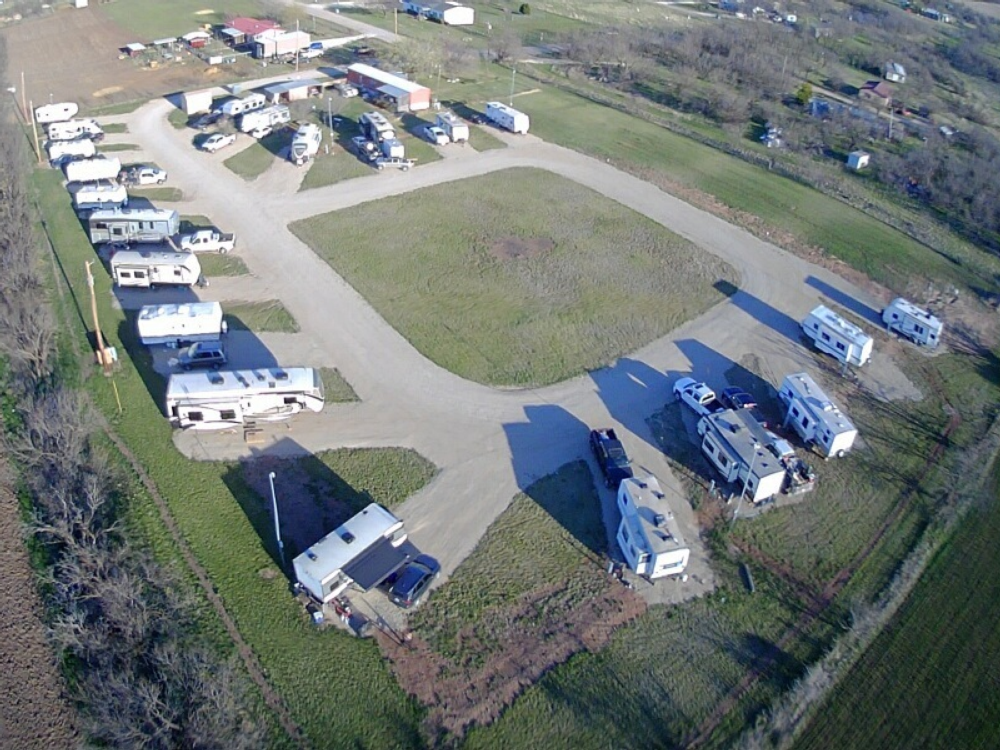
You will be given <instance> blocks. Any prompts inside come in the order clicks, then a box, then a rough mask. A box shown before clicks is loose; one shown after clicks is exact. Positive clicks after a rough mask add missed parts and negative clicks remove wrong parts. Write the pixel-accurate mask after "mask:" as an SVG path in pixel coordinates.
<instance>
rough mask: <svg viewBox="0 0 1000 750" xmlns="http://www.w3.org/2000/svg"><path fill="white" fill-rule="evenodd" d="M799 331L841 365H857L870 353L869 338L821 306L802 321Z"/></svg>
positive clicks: (870, 340)
mask: <svg viewBox="0 0 1000 750" xmlns="http://www.w3.org/2000/svg"><path fill="white" fill-rule="evenodd" d="M802 330H803V331H804V332H805V334H806V336H808V337H809V338H811V339H812V340H813V342H814V343H815V344H816V348H817V349H819V350H820V351H821V352H826V353H827V354H829V355H830V356H832V357H834V358H835V359H838V360H840V361H841V362H844V363H845V364H849V365H857V366H859V367H860V366H861V365H863V364H865V362H867V361H868V360H869V359H870V358H871V356H872V345H873V341H872V337H871V336H869V335H868V334H867V333H865V332H864V331H862V330H861V329H860V328H858V327H857V326H856V325H854V324H853V323H849V322H848V321H846V320H845V319H844V318H842V317H840V316H839V315H837V313H835V312H834V311H833V310H831V309H829V308H828V307H825V306H823V305H819V306H818V307H817V308H816V309H814V310H813V311H812V312H811V313H809V315H808V316H807V317H806V319H805V320H803V321H802Z"/></svg>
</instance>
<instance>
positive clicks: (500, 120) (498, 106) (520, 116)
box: [486, 102, 531, 135]
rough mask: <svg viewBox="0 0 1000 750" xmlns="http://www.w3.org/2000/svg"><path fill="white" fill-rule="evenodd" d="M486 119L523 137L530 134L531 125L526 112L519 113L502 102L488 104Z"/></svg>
mask: <svg viewBox="0 0 1000 750" xmlns="http://www.w3.org/2000/svg"><path fill="white" fill-rule="evenodd" d="M486 119H487V120H489V121H490V122H492V123H495V124H496V125H497V126H498V127H501V128H503V129H504V130H509V131H510V132H512V133H520V134H521V135H523V134H525V133H527V132H528V126H529V125H530V124H531V122H530V120H529V119H528V116H527V115H526V114H524V112H519V111H518V110H516V109H514V108H513V107H508V106H507V105H506V104H503V103H502V102H486Z"/></svg>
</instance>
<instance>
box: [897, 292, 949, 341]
mask: <svg viewBox="0 0 1000 750" xmlns="http://www.w3.org/2000/svg"><path fill="white" fill-rule="evenodd" d="M882 322H883V323H885V325H886V328H888V329H889V330H890V331H892V332H893V333H898V334H899V335H900V336H905V337H906V338H908V339H910V341H912V342H913V343H915V344H919V345H920V346H926V347H928V348H929V349H933V348H934V347H936V346H937V345H938V342H940V341H941V333H942V332H943V330H944V326H942V325H941V321H940V319H939V318H938V317H937V316H935V315H932V314H931V313H929V312H928V311H927V310H924V309H923V308H922V307H917V306H916V305H914V304H913V303H912V302H910V301H908V300H905V299H903V298H902V297H897V298H896V299H894V300H893V301H892V302H890V303H889V305H888V307H886V308H885V309H884V310H883V311H882Z"/></svg>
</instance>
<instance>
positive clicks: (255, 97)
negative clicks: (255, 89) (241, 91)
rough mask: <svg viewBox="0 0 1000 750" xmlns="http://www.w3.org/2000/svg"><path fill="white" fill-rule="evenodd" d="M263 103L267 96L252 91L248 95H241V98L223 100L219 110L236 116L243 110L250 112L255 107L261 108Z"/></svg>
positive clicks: (265, 101)
mask: <svg viewBox="0 0 1000 750" xmlns="http://www.w3.org/2000/svg"><path fill="white" fill-rule="evenodd" d="M265 104H267V97H265V96H264V95H263V94H257V93H253V94H250V95H249V96H245V97H243V98H242V99H230V100H229V101H226V102H223V104H222V106H221V107H220V108H219V111H220V112H222V114H224V115H228V116H229V117H236V115H242V114H243V113H244V112H252V111H253V110H255V109H263V107H264V105H265Z"/></svg>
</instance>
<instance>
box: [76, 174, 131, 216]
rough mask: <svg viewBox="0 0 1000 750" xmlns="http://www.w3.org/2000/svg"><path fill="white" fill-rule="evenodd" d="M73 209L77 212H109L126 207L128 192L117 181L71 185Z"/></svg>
mask: <svg viewBox="0 0 1000 750" xmlns="http://www.w3.org/2000/svg"><path fill="white" fill-rule="evenodd" d="M70 192H71V193H72V195H73V208H75V209H76V210H77V211H78V212H81V211H95V210H99V209H100V210H111V209H116V208H123V207H124V206H127V205H128V191H127V190H126V189H125V186H124V185H120V184H119V183H118V181H117V180H98V181H97V182H76V183H71V191H70Z"/></svg>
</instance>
